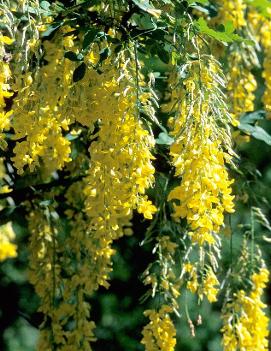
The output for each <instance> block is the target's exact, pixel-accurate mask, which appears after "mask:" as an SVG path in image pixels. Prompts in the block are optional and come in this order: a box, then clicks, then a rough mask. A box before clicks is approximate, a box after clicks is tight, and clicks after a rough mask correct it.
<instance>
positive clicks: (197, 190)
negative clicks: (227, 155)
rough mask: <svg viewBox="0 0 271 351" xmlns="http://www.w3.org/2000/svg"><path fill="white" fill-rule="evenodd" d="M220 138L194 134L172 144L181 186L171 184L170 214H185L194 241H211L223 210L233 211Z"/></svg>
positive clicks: (213, 240) (229, 183) (221, 222)
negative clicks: (174, 186)
mask: <svg viewBox="0 0 271 351" xmlns="http://www.w3.org/2000/svg"><path fill="white" fill-rule="evenodd" d="M220 144H221V143H220V142H218V141H212V140H211V139H210V136H208V134H207V133H206V135H205V136H203V137H202V136H201V135H194V136H193V138H192V139H191V140H190V141H188V140H187V138H186V136H182V137H180V138H179V139H178V140H177V141H176V143H175V144H173V146H172V147H171V155H172V156H173V159H174V160H175V161H174V165H175V167H176V169H177V172H178V173H177V174H178V175H182V181H181V184H180V186H178V187H176V188H174V189H173V190H172V191H171V192H170V194H169V197H168V199H169V200H175V201H176V200H177V201H179V204H176V203H174V211H175V212H174V215H173V217H174V218H176V219H178V218H186V220H187V222H188V224H189V226H190V228H191V230H192V231H191V232H190V235H191V238H192V241H193V242H197V243H198V244H199V245H203V244H204V243H205V242H207V243H209V244H214V242H215V239H214V237H213V235H212V233H213V232H216V233H217V232H219V230H220V227H221V225H222V224H223V223H224V211H227V212H229V213H231V212H233V198H234V197H233V196H232V195H231V187H230V185H231V183H232V181H230V180H229V179H228V173H227V170H226V167H225V161H224V153H223V151H222V150H221V147H220Z"/></svg>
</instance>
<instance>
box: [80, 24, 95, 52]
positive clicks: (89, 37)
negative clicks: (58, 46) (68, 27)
mask: <svg viewBox="0 0 271 351" xmlns="http://www.w3.org/2000/svg"><path fill="white" fill-rule="evenodd" d="M98 33H99V30H98V29H97V28H91V29H90V30H88V31H87V32H86V34H85V35H84V39H83V46H82V47H83V50H85V49H86V48H87V47H88V46H89V45H90V44H91V43H93V41H94V40H95V38H96V36H97V34H98Z"/></svg>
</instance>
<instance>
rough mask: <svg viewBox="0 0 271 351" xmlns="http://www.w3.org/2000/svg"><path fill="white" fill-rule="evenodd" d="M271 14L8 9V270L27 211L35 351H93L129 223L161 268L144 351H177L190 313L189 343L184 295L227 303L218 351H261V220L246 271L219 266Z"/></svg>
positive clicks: (266, 64)
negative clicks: (179, 323)
mask: <svg viewBox="0 0 271 351" xmlns="http://www.w3.org/2000/svg"><path fill="white" fill-rule="evenodd" d="M199 3H201V5H202V6H199ZM270 8H271V6H270ZM270 8H266V9H265V11H263V10H262V7H261V8H260V9H259V6H258V5H257V6H253V2H251V1H242V0H238V1H222V0H219V1H210V2H208V1H207V2H205V1H200V2H193V1H188V2H187V1H174V0H153V1H138V0H131V1H122V0H118V1H108V2H103V1H94V2H92V1H88V0H85V1H71V4H70V5H65V2H62V1H53V0H52V1H37V0H20V1H12V0H8V1H4V0H3V1H0V18H1V32H0V58H1V63H0V117H1V118H0V121H1V126H0V140H1V142H0V148H1V154H0V163H1V164H0V182H1V183H0V201H1V204H0V206H1V207H0V208H1V210H0V211H1V212H2V214H3V220H2V222H1V227H0V261H3V260H5V259H7V258H11V257H16V255H17V252H16V245H15V244H14V243H13V242H12V241H13V239H14V237H15V235H14V231H13V229H12V225H11V223H10V221H9V214H12V218H14V222H16V215H15V216H14V214H13V212H14V213H15V214H16V211H20V210H21V209H23V214H24V216H25V218H26V219H27V222H28V230H29V238H30V239H29V280H30V282H31V283H32V284H33V285H34V287H35V291H36V293H37V295H38V296H39V299H40V308H39V311H40V312H41V313H42V315H43V322H42V324H41V326H40V338H39V345H38V349H39V350H40V351H45V350H63V351H72V350H83V351H90V350H92V342H94V341H95V340H96V336H95V316H94V314H93V313H92V309H91V306H90V303H89V299H90V298H91V297H92V296H93V294H94V293H95V292H96V291H97V290H98V289H99V288H100V287H104V288H106V289H108V288H109V286H110V283H109V281H110V275H111V272H112V270H113V261H112V258H113V256H114V254H115V252H116V249H115V242H116V241H117V240H118V239H120V238H122V237H125V235H128V236H129V235H132V234H133V235H134V236H135V238H137V237H138V233H136V232H135V233H133V219H134V218H135V217H134V215H135V213H136V212H137V215H138V216H139V217H140V218H141V220H142V221H144V223H147V224H148V228H147V230H146V233H145V237H144V239H143V241H142V242H141V244H142V245H146V246H148V245H149V246H150V247H151V250H152V254H153V256H152V257H153V258H154V260H153V261H152V262H150V263H149V265H148V266H147V267H146V269H145V271H144V272H143V273H142V281H143V283H144V285H145V286H146V287H147V291H146V293H145V294H144V296H143V297H142V303H144V304H145V305H146V311H145V312H144V316H145V317H146V319H147V322H146V325H145V326H144V327H143V330H142V336H143V337H142V340H141V343H142V345H144V347H145V349H146V351H173V350H174V349H175V346H176V343H177V336H176V335H177V331H176V328H175V324H174V322H175V319H177V318H180V316H181V315H182V314H183V313H185V314H186V317H187V320H188V323H189V326H190V329H191V332H192V335H195V327H194V323H193V321H192V320H191V318H190V317H189V311H188V310H189V306H180V300H179V297H180V296H181V295H182V294H183V292H185V294H186V293H192V294H195V295H196V296H197V298H198V301H199V303H202V301H203V299H206V300H207V301H208V302H210V303H214V302H217V301H219V300H220V296H223V298H224V305H223V309H222V320H223V327H222V329H221V332H222V334H223V347H224V350H225V351H234V350H242V351H252V350H253V351H257V350H259V351H260V350H261V351H264V350H268V341H267V338H268V322H269V319H268V317H267V315H266V313H265V308H266V305H265V304H264V303H263V291H264V288H265V287H266V286H267V283H268V269H267V267H266V265H265V263H264V261H263V259H262V253H261V247H260V245H259V246H258V245H257V242H256V238H255V234H254V231H255V228H254V220H255V218H256V217H257V218H258V222H259V223H260V225H262V226H265V227H268V225H269V224H268V221H267V219H266V218H265V216H264V214H263V212H262V210H261V209H260V208H258V207H253V206H256V204H254V203H253V201H252V199H251V198H247V199H246V201H244V202H245V203H246V204H249V205H250V206H251V208H252V209H251V222H250V224H249V228H250V230H249V232H248V233H246V235H245V239H244V240H243V247H242V248H241V249H240V258H239V260H238V261H237V263H236V267H237V268H236V269H238V267H239V268H240V271H238V270H235V269H234V267H233V266H230V267H228V272H225V270H223V269H224V267H223V266H222V264H221V256H222V255H223V249H224V246H226V245H230V244H231V243H232V240H233V237H230V238H229V237H227V235H224V234H223V233H222V232H223V231H225V228H226V226H227V224H226V223H227V221H228V218H229V216H230V215H231V214H233V213H234V212H235V208H236V204H237V208H238V201H239V195H238V189H235V188H236V186H235V179H236V183H238V181H239V176H240V174H241V175H242V176H243V173H242V171H240V172H239V173H238V164H239V163H240V159H239V156H238V155H237V154H238V148H237V151H236V150H235V145H234V142H233V141H235V142H236V144H237V146H238V144H239V143H238V138H239V139H240V138H243V139H242V140H244V138H245V139H246V140H247V139H249V138H248V135H252V136H255V135H256V136H257V135H259V133H260V131H259V127H258V126H257V125H251V124H249V123H251V120H250V119H249V118H250V117H247V116H250V113H251V112H253V111H254V110H255V109H257V108H258V106H259V105H260V104H261V103H262V104H263V107H264V108H265V110H266V111H267V112H270V110H271V107H270V106H271V102H270V92H271V81H270V74H269V73H270V67H271V44H270V38H271V35H270V33H271V27H270V18H269V16H270ZM262 53H264V57H263V58H262V57H261V55H260V54H262ZM152 58H154V59H155V60H156V61H155V62H158V64H157V67H156V68H154V69H153V68H152V62H151V61H152ZM153 70H157V72H153ZM159 70H160V71H161V72H160V71H159ZM257 70H262V71H261V75H262V78H264V80H265V91H264V92H262V94H261V96H258V95H259V94H258V91H257V86H258V85H257V84H258V82H257V80H259V79H258V78H257V72H256V71H257ZM255 72H256V73H255ZM157 78H158V79H157ZM158 80H159V81H158ZM262 114H263V112H262V111H261V114H259V116H262ZM257 116H258V115H257ZM257 116H256V117H255V116H254V117H252V122H253V123H254V122H257V121H258V120H259V119H260V118H261V117H259V116H258V117H257ZM244 118H248V119H247V120H245V122H244ZM248 120H249V122H247V121H248ZM244 123H245V124H244ZM257 128H258V129H257ZM256 132H257V133H258V134H257V133H256ZM237 136H238V138H237ZM264 137H265V138H267V137H266V135H265V134H264V136H263V135H262V134H261V135H260V137H258V138H259V139H260V140H265V139H264ZM270 143H271V142H270ZM240 177H241V176H240ZM235 192H236V194H237V196H235V195H234V193H235ZM269 227H270V226H269ZM270 229H271V227H270ZM248 263H249V264H248ZM246 264H247V266H246V267H243V265H244V266H245V265H246ZM239 273H240V277H241V278H240V277H239V278H238V279H237V278H236V277H237V276H238V274H239ZM223 278H224V280H223ZM222 280H223V284H222ZM242 280H243V281H244V283H243V282H242Z"/></svg>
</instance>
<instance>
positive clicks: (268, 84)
mask: <svg viewBox="0 0 271 351" xmlns="http://www.w3.org/2000/svg"><path fill="white" fill-rule="evenodd" d="M253 17H254V21H255V22H256V23H255V26H256V29H257V33H259V41H260V43H261V44H262V46H263V49H264V62H263V78H264V79H265V91H264V95H263V103H264V105H265V108H266V110H267V111H268V112H271V75H270V73H271V44H270V42H271V23H270V20H268V19H265V18H264V17H263V16H261V15H260V14H258V13H255V12H254V13H253Z"/></svg>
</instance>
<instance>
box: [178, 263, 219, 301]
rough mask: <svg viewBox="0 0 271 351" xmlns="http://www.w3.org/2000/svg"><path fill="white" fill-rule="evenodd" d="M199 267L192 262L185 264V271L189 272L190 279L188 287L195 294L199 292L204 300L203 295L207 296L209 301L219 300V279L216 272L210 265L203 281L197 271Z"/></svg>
mask: <svg viewBox="0 0 271 351" xmlns="http://www.w3.org/2000/svg"><path fill="white" fill-rule="evenodd" d="M198 270H199V268H198V267H197V265H193V264H191V263H186V264H184V271H185V272H187V273H188V276H189V278H188V279H189V280H188V282H187V285H186V286H187V289H188V290H190V291H191V292H192V293H193V294H195V293H198V295H199V298H200V299H201V300H202V299H203V296H206V298H207V299H208V301H209V302H215V301H216V300H217V294H218V291H219V289H218V287H219V281H218V279H217V277H216V275H215V274H214V272H213V270H212V268H211V267H209V268H208V269H207V271H206V273H205V274H204V276H203V278H202V281H201V282H200V281H199V280H198V273H197V271H198Z"/></svg>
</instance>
